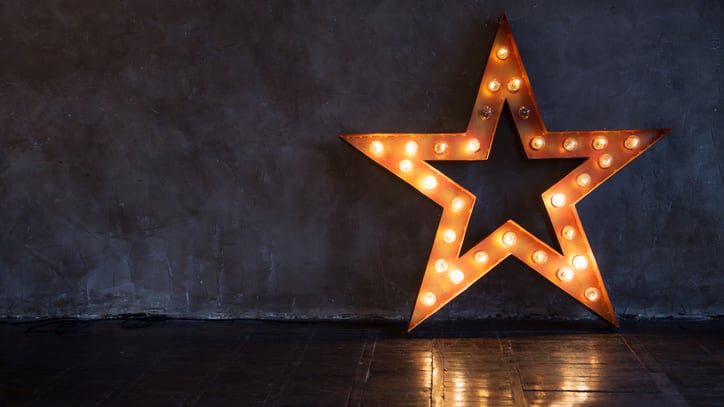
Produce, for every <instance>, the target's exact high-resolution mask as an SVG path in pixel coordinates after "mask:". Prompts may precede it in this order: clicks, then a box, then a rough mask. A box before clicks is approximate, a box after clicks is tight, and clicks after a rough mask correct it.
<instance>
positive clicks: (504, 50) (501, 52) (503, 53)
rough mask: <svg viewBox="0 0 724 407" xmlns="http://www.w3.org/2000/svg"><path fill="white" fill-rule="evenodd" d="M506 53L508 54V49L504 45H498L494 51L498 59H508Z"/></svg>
mask: <svg viewBox="0 0 724 407" xmlns="http://www.w3.org/2000/svg"><path fill="white" fill-rule="evenodd" d="M508 55H510V51H508V48H506V47H500V48H498V49H497V50H496V51H495V56H496V57H498V59H500V60H504V59H508Z"/></svg>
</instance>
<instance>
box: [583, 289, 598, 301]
mask: <svg viewBox="0 0 724 407" xmlns="http://www.w3.org/2000/svg"><path fill="white" fill-rule="evenodd" d="M583 295H585V296H586V298H588V301H597V300H598V297H600V296H601V293H600V292H599V291H598V289H597V288H594V287H589V288H586V291H585V292H584V294H583Z"/></svg>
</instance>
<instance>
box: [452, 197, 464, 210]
mask: <svg viewBox="0 0 724 407" xmlns="http://www.w3.org/2000/svg"><path fill="white" fill-rule="evenodd" d="M450 205H451V206H452V208H453V209H454V210H456V211H459V210H460V209H463V207H464V206H465V201H464V200H463V198H460V197H459V196H456V197H455V198H453V199H452V201H450Z"/></svg>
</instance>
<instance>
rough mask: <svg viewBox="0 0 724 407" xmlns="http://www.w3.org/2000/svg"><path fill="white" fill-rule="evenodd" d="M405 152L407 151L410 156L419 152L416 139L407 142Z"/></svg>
mask: <svg viewBox="0 0 724 407" xmlns="http://www.w3.org/2000/svg"><path fill="white" fill-rule="evenodd" d="M405 153H407V155H409V156H413V155H415V154H417V142H416V141H414V140H410V141H408V142H407V143H405Z"/></svg>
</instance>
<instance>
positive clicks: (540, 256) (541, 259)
mask: <svg viewBox="0 0 724 407" xmlns="http://www.w3.org/2000/svg"><path fill="white" fill-rule="evenodd" d="M531 259H533V261H534V262H536V263H538V264H543V263H545V262H547V261H548V253H546V252H544V251H543V250H536V251H534V252H533V255H532V256H531Z"/></svg>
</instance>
